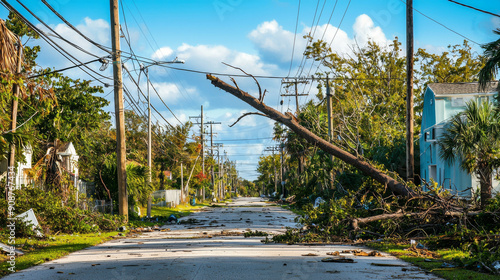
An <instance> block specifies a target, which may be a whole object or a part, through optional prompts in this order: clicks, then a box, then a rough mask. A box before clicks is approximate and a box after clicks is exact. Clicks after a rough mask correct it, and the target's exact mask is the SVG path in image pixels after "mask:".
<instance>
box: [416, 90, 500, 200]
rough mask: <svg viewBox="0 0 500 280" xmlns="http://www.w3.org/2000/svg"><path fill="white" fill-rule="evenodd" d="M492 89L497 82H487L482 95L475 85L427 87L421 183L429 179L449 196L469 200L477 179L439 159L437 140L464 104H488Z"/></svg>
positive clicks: (499, 184) (497, 185)
mask: <svg viewBox="0 0 500 280" xmlns="http://www.w3.org/2000/svg"><path fill="white" fill-rule="evenodd" d="M496 88H497V83H491V84H490V85H489V86H488V88H487V89H486V90H485V91H484V92H483V91H479V86H478V83H449V84H447V83H433V84H429V85H428V86H427V89H426V91H425V93H424V101H423V102H424V104H423V111H422V126H421V132H420V176H421V178H422V179H423V180H424V181H426V182H429V181H430V179H433V180H434V181H435V182H437V183H438V184H439V185H440V186H443V187H444V188H446V189H448V190H450V191H451V192H452V193H453V194H457V195H460V196H463V197H471V195H472V194H473V193H474V192H475V191H477V190H478V189H479V179H478V178H477V176H475V175H471V174H468V173H467V172H466V171H464V170H463V169H461V168H460V163H459V161H458V160H457V161H455V162H454V163H453V164H452V165H449V164H448V163H446V162H445V161H444V160H442V159H441V158H440V157H439V145H437V139H439V137H440V136H441V135H442V134H443V132H444V131H445V128H446V125H447V123H448V122H449V120H450V118H451V117H453V116H454V115H456V114H457V113H460V112H462V111H463V110H464V109H465V104H466V103H467V102H468V101H470V100H473V99H475V100H477V101H483V100H487V101H489V102H492V101H493V97H494V96H495V95H496ZM494 173H495V172H494ZM493 176H495V175H493ZM493 179H494V180H493V188H494V189H493V192H494V193H495V192H498V191H500V182H499V181H498V180H495V178H493ZM423 186H424V189H425V185H424V184H423Z"/></svg>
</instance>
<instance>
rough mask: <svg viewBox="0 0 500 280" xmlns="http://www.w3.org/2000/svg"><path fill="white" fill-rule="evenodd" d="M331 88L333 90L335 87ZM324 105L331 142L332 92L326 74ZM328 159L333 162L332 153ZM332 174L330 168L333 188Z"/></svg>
mask: <svg viewBox="0 0 500 280" xmlns="http://www.w3.org/2000/svg"><path fill="white" fill-rule="evenodd" d="M333 90H335V88H334V89H333ZM326 107H327V110H328V141H329V142H330V143H331V142H332V141H333V116H332V115H333V112H332V110H333V106H332V93H331V88H330V81H329V79H328V76H326ZM330 160H331V161H332V162H333V155H330ZM333 174H334V173H333V169H332V170H330V180H331V187H332V189H333V181H334V179H335V176H334V175H333Z"/></svg>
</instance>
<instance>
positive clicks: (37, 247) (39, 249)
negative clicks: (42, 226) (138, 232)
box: [0, 232, 118, 276]
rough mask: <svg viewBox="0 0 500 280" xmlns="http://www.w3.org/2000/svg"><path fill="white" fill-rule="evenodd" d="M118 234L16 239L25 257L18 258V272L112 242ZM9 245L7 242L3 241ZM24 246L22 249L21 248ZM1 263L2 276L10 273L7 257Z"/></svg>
mask: <svg viewBox="0 0 500 280" xmlns="http://www.w3.org/2000/svg"><path fill="white" fill-rule="evenodd" d="M117 234H118V233H117V232H106V233H101V234H99V233H90V234H73V235H53V236H49V237H48V238H47V239H46V240H37V239H27V238H16V244H18V246H17V247H16V248H18V249H21V250H23V252H24V253H25V254H24V255H23V256H17V257H16V260H15V262H16V264H15V266H16V267H15V269H16V271H19V270H22V269H26V268H29V267H32V266H35V265H38V264H41V263H44V262H47V261H51V260H55V259H58V258H61V257H63V256H66V255H68V254H69V253H71V252H75V251H78V250H82V249H85V248H87V247H90V246H94V245H97V244H100V243H103V242H105V241H108V240H111V239H112V236H115V235H117ZM1 242H2V243H5V244H7V240H1ZM21 246H22V247H21ZM2 257H3V258H2V259H1V262H0V276H5V275H8V274H10V273H12V272H11V271H9V267H10V264H9V263H7V258H6V256H2Z"/></svg>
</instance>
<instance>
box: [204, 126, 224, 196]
mask: <svg viewBox="0 0 500 280" xmlns="http://www.w3.org/2000/svg"><path fill="white" fill-rule="evenodd" d="M207 124H209V125H210V156H211V157H212V160H213V158H214V133H213V125H214V124H221V123H220V122H213V121H209V122H207ZM210 173H211V177H212V189H213V190H214V194H215V177H214V176H215V174H214V165H213V164H212V166H211V170H210Z"/></svg>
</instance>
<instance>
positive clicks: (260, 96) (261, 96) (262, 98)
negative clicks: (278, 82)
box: [222, 62, 266, 102]
mask: <svg viewBox="0 0 500 280" xmlns="http://www.w3.org/2000/svg"><path fill="white" fill-rule="evenodd" d="M222 64H224V65H226V66H229V67H231V68H234V69H237V70H240V71H241V72H243V73H244V74H245V75H248V76H250V77H252V79H253V80H254V81H255V83H256V84H257V87H258V88H259V101H260V102H262V101H263V100H264V96H263V95H262V89H261V87H260V84H259V82H258V81H257V79H255V77H254V76H253V75H252V74H248V73H247V72H245V71H244V70H243V69H241V68H240V67H236V66H233V65H230V64H227V63H225V62H222ZM264 94H266V93H265V92H264Z"/></svg>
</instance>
